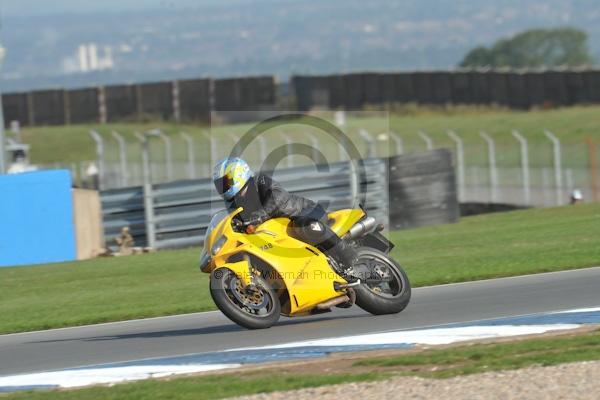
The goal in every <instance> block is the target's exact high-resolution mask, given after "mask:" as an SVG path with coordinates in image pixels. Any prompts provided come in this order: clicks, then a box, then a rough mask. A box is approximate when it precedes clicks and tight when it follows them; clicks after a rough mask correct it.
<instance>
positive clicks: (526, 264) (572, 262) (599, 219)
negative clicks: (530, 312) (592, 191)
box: [0, 204, 600, 333]
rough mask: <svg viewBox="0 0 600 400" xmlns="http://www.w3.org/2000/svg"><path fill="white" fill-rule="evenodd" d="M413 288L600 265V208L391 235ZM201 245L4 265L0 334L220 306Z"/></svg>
mask: <svg viewBox="0 0 600 400" xmlns="http://www.w3.org/2000/svg"><path fill="white" fill-rule="evenodd" d="M391 238H392V240H393V242H394V243H396V248H395V249H394V250H393V256H394V257H395V258H396V259H397V260H398V261H400V262H401V264H402V265H403V266H405V268H406V270H407V273H408V275H409V277H410V279H411V281H412V283H413V285H414V286H424V285H433V284H441V283H450V282H462V281H470V280H475V279H485V278H494V277H502V276H513V275H522V274H531V273H539V272H548V271H558V270H565V269H573V268H582V267H589V266H597V265H600V204H587V205H581V206H569V207H561V208H550V209H532V210H524V211H515V212H510V213H501V214H491V215H483V216H476V217H468V218H463V219H462V221H461V222H460V223H458V224H453V225H444V226H437V227H427V228H421V229H415V230H409V231H398V232H393V233H392V234H391ZM199 252H200V251H199V249H197V248H194V249H188V250H179V251H163V252H159V253H155V254H148V255H142V256H131V257H122V258H101V259H95V260H90V261H83V262H72V263H64V264H53V265H44V266H32V267H18V268H0V315H2V318H1V319H0V333H10V332H21V331H31V330H38V329H48V328H58V327H64V326H74V325H82V324H91V323H100V322H107V321H117V320H126V319H131V318H141V317H152V316H160V315H170V314H179V313H187V312H195V311H206V310H212V309H214V308H215V306H214V304H213V302H212V299H211V298H210V294H209V293H208V276H207V275H205V274H201V273H200V272H199V271H198V269H197V262H198V258H199Z"/></svg>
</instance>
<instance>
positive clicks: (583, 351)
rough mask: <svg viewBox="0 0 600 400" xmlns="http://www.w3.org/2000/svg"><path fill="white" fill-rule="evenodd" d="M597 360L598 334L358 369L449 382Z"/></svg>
mask: <svg viewBox="0 0 600 400" xmlns="http://www.w3.org/2000/svg"><path fill="white" fill-rule="evenodd" d="M591 360H600V330H596V331H593V332H590V333H585V334H580V335H576V336H570V337H553V338H546V339H530V340H524V341H517V342H514V341H513V342H507V343H500V344H485V345H469V346H460V347H451V348H447V349H443V350H435V349H434V350H427V351H424V352H419V353H416V354H403V355H401V356H395V357H383V358H372V359H363V360H360V361H358V362H356V363H355V364H354V365H355V366H357V367H358V366H360V367H386V368H389V370H390V371H393V370H394V369H396V371H401V372H403V373H409V374H416V375H420V376H424V377H433V378H449V377H452V376H457V375H467V374H475V373H479V372H486V371H498V370H508V369H517V368H524V367H528V366H532V365H542V366H549V365H556V364H562V363H569V362H577V361H591Z"/></svg>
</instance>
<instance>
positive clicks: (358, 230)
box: [344, 217, 377, 239]
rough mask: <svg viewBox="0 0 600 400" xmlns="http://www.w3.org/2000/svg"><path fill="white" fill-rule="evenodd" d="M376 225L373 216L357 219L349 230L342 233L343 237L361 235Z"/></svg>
mask: <svg viewBox="0 0 600 400" xmlns="http://www.w3.org/2000/svg"><path fill="white" fill-rule="evenodd" d="M376 227H377V221H376V220H375V218H373V217H367V218H365V219H363V220H362V221H358V222H357V223H356V224H354V226H352V228H350V230H349V231H348V232H347V233H346V234H345V235H344V239H356V238H358V237H361V236H363V235H365V234H367V233H369V232H371V231H373V230H375V228H376Z"/></svg>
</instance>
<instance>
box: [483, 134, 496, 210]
mask: <svg viewBox="0 0 600 400" xmlns="http://www.w3.org/2000/svg"><path fill="white" fill-rule="evenodd" d="M479 135H480V136H481V137H482V138H483V140H485V141H486V143H487V145H488V160H489V163H490V198H491V202H492V203H495V202H497V201H498V168H497V166H496V146H495V143H494V140H493V139H492V138H491V137H490V135H488V134H487V133H486V132H479Z"/></svg>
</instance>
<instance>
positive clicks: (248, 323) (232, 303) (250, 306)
mask: <svg viewBox="0 0 600 400" xmlns="http://www.w3.org/2000/svg"><path fill="white" fill-rule="evenodd" d="M254 286H255V288H254V290H252V291H248V290H247V289H246V288H244V287H243V285H242V284H241V281H240V279H239V278H238V277H237V276H236V275H235V273H234V272H233V271H231V270H230V269H227V268H219V269H217V270H215V271H213V273H212V274H211V275H210V295H211V296H212V298H213V301H214V302H215V304H216V305H217V307H218V308H219V310H221V312H222V313H223V314H225V316H226V317H227V318H229V319H230V320H231V321H233V322H235V323H236V324H238V325H240V326H242V327H244V328H247V329H265V328H269V327H271V326H273V325H274V324H275V323H276V322H277V321H278V320H279V315H280V314H281V305H280V303H279V298H278V297H277V295H276V294H275V292H274V291H273V289H272V288H271V287H270V286H269V284H268V283H267V282H266V281H265V280H264V279H262V278H261V277H258V276H255V277H254Z"/></svg>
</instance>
